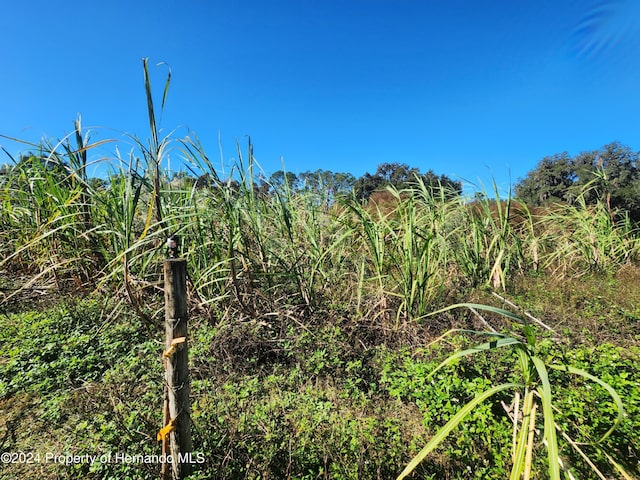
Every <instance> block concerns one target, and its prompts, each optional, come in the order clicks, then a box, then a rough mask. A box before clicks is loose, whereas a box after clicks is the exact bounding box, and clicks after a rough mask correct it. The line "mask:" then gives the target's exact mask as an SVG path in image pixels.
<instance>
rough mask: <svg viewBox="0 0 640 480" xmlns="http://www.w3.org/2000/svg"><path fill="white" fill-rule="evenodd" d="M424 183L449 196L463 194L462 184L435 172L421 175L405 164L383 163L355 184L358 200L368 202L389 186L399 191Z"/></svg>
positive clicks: (430, 171) (415, 169)
mask: <svg viewBox="0 0 640 480" xmlns="http://www.w3.org/2000/svg"><path fill="white" fill-rule="evenodd" d="M420 181H421V182H423V183H424V184H425V185H426V186H428V187H430V188H431V189H432V190H437V189H440V188H442V189H444V190H445V192H446V193H447V195H451V194H454V195H459V194H460V193H462V183H461V182H459V181H456V180H452V179H451V178H449V177H447V176H446V175H440V176H438V175H436V174H435V173H434V172H433V170H429V171H428V172H426V173H424V174H423V173H420V170H419V169H417V168H414V167H409V165H407V164H405V163H382V164H380V165H378V168H377V169H376V172H375V173H374V174H370V173H368V172H367V173H365V174H364V175H363V176H362V177H360V178H358V179H357V180H356V182H355V184H354V190H355V195H356V198H358V199H360V200H362V201H366V200H368V199H369V197H370V196H371V194H372V193H373V192H374V191H376V190H379V189H381V188H384V187H386V186H388V185H390V186H393V187H395V188H397V189H403V188H407V187H411V186H412V185H415V184H417V183H418V182H420Z"/></svg>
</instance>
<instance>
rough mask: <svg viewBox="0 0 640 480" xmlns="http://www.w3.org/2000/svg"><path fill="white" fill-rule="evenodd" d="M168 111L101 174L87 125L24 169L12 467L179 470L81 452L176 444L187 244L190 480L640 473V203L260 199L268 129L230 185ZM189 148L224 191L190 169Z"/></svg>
mask: <svg viewBox="0 0 640 480" xmlns="http://www.w3.org/2000/svg"><path fill="white" fill-rule="evenodd" d="M149 99H150V98H149ZM150 118H151V120H152V121H151V138H150V140H149V141H148V143H144V142H142V141H139V140H137V142H138V143H137V144H136V148H134V149H132V150H131V153H130V154H129V156H128V157H126V158H122V157H119V156H117V155H116V158H113V159H111V160H112V165H113V164H115V165H119V166H118V167H116V168H115V169H112V171H111V174H110V176H109V178H108V179H107V181H104V182H103V181H97V180H95V179H90V178H88V175H87V168H88V164H89V162H88V156H89V154H91V152H92V151H93V150H94V148H97V147H99V146H104V145H99V144H92V143H91V142H90V139H89V138H88V136H86V135H84V133H83V132H82V130H81V126H80V123H79V122H78V123H77V125H76V132H74V134H73V136H72V137H70V138H69V139H65V140H64V141H62V142H60V143H58V144H56V145H48V146H46V148H41V149H40V150H39V151H38V152H35V153H34V154H33V155H31V156H25V157H24V158H22V159H21V160H20V161H19V162H17V165H16V166H14V167H13V168H12V169H11V170H10V171H8V172H6V173H5V174H4V175H2V176H0V182H1V183H0V203H1V205H2V207H1V209H0V245H1V246H2V251H3V255H2V258H1V260H0V274H1V275H0V410H1V414H0V450H1V452H2V453H3V454H6V453H12V454H13V455H10V456H6V455H3V457H2V458H3V461H4V460H7V459H8V460H15V462H13V463H6V462H4V463H3V464H2V465H0V477H1V478H38V479H41V480H49V479H81V478H82V479H86V478H95V479H148V478H155V477H156V476H157V475H158V472H159V465H158V464H156V463H152V462H151V463H148V462H144V461H142V462H135V461H126V459H125V458H121V457H119V458H120V461H112V462H108V461H95V462H93V463H91V462H89V461H75V462H72V463H71V464H69V465H64V464H61V463H60V462H64V460H65V458H66V457H63V456H64V455H78V456H82V455H95V456H103V458H112V459H114V460H115V459H116V457H115V456H116V455H125V454H127V455H137V456H141V455H149V456H152V455H159V454H160V444H159V443H158V442H157V441H156V434H157V432H158V431H159V430H160V428H162V426H163V425H162V409H163V383H162V382H163V372H162V369H163V366H162V358H161V354H162V349H163V334H164V327H163V319H164V314H163V295H162V290H163V279H162V275H161V272H162V261H163V259H164V258H165V257H166V254H167V252H166V246H165V245H166V239H167V237H169V235H172V234H175V235H177V236H178V237H179V242H178V243H179V247H180V251H181V255H182V256H183V257H184V258H185V259H186V260H187V264H188V274H189V280H188V289H189V312H190V325H189V330H190V333H189V340H188V341H189V355H190V370H191V397H192V407H191V408H192V412H191V418H192V422H193V429H192V430H193V443H194V451H195V452H196V453H198V454H199V455H198V456H196V459H197V460H198V461H199V463H197V464H196V465H195V472H194V474H193V475H192V476H191V477H190V478H192V479H207V478H221V479H244V478H248V479H259V478H260V479H281V478H282V479H286V478H291V479H294V478H295V479H324V478H327V479H328V478H331V479H389V478H396V477H397V476H398V475H400V474H401V472H402V471H403V469H404V468H405V466H407V464H409V462H410V461H411V459H412V458H414V457H416V455H418V457H417V459H416V464H417V467H416V468H415V470H413V472H412V473H410V474H408V475H409V477H410V478H433V479H442V478H451V479H458V478H460V479H462V478H506V477H508V476H509V475H511V478H522V477H523V476H524V477H525V478H527V476H530V478H637V477H638V475H639V470H638V469H639V461H640V460H639V455H640V384H639V379H640V375H639V372H640V367H639V366H638V365H639V362H638V360H639V354H640V346H639V342H640V334H639V333H638V331H639V329H638V323H639V320H640V288H639V285H640V264H639V260H640V235H639V230H638V225H636V224H634V223H633V222H632V221H631V220H629V217H628V216H626V215H625V214H624V212H616V211H611V209H610V208H608V207H607V205H606V204H605V203H603V202H599V203H597V204H595V205H587V203H586V202H584V201H583V202H581V201H580V199H578V201H576V202H575V203H574V204H572V205H565V204H558V205H554V206H551V207H548V208H544V209H541V208H538V209H529V208H528V207H527V205H526V204H524V203H523V202H519V201H517V199H512V198H511V197H510V196H508V195H507V196H506V198H505V197H504V195H503V198H501V197H500V194H499V192H498V191H497V190H496V191H494V192H490V195H477V196H476V197H475V198H474V199H473V201H469V199H465V198H463V197H461V196H459V195H453V194H451V192H447V191H446V190H445V189H432V188H431V187H430V186H427V185H425V184H424V183H422V182H420V181H419V179H417V180H416V182H415V184H414V185H412V186H411V187H408V188H406V189H404V190H400V191H399V190H397V189H392V188H390V189H387V190H385V191H383V192H378V193H377V194H376V195H375V196H374V198H373V199H372V200H371V201H369V202H368V203H362V202H360V201H358V200H357V199H356V198H355V197H353V196H349V195H342V196H336V195H332V194H330V193H327V192H326V191H324V190H322V189H297V190H295V191H294V190H293V189H292V188H290V186H289V185H288V184H287V183H286V182H284V183H283V184H282V185H277V186H276V185H271V186H270V187H269V188H268V189H266V190H265V189H262V190H260V189H257V188H255V184H256V181H257V179H258V177H259V175H260V171H259V170H258V169H257V167H256V165H255V162H254V158H253V153H252V146H251V144H250V143H249V145H248V148H247V149H246V150H245V151H243V150H242V149H241V148H240V147H238V152H237V160H236V167H235V168H234V170H233V171H232V172H231V175H230V176H229V177H228V178H220V177H219V176H218V173H217V171H216V169H215V168H214V167H213V164H212V163H211V161H210V159H209V158H208V157H207V155H206V153H205V152H204V150H203V148H202V147H201V145H200V144H199V143H198V142H197V140H195V139H194V138H185V139H181V140H178V139H173V138H172V137H170V136H169V137H165V138H160V135H159V132H158V130H157V129H156V125H155V120H154V119H153V109H152V102H151V101H150ZM71 140H73V142H72V141H71ZM168 152H171V154H172V155H173V156H174V157H175V156H178V155H179V156H181V157H182V158H183V160H184V161H185V162H187V163H188V164H189V165H190V167H191V168H192V170H193V171H194V172H198V174H200V175H203V176H206V178H208V179H209V182H208V183H207V184H206V185H200V184H197V183H194V182H189V181H188V179H185V178H184V177H179V178H177V179H174V181H170V179H169V178H167V177H166V176H165V174H164V172H163V170H162V168H161V166H162V165H163V164H164V163H163V162H164V161H165V160H166V156H167V155H168ZM489 197H492V198H489ZM496 294H497V295H496ZM508 301H509V302H512V304H510V303H507V302H508ZM460 303H464V304H466V305H464V306H458V307H455V308H448V307H450V306H452V305H455V304H460ZM498 308H499V309H503V310H498ZM433 312H437V313H435V314H433ZM525 312H528V313H525ZM543 324H544V325H543ZM452 329H456V330H455V331H452ZM478 345H479V346H478ZM473 346H478V347H477V348H475V349H473V348H472V347H473ZM468 349H470V350H468ZM459 352H462V353H459ZM447 359H449V360H447ZM483 392H488V393H487V394H486V398H485V399H484V401H482V402H480V401H479V400H480V399H481V397H482V395H483V394H484V393H483ZM489 393H493V394H492V395H489ZM482 398H484V397H482ZM468 402H471V403H470V404H469V403H468ZM465 405H468V410H469V414H468V415H467V416H466V417H465V418H464V419H461V422H460V423H459V424H455V425H454V424H452V423H448V422H449V421H450V420H451V419H452V418H454V420H455V418H456V417H455V415H456V413H457V412H459V411H461V409H463V407H464V406H465ZM472 407H473V408H472ZM518 412H519V414H518ZM514 416H515V429H514ZM449 427H451V428H449ZM612 427H615V428H613V430H612V429H611V428H612ZM449 429H450V430H451V433H450V434H449V435H444V433H446V432H447V431H448V430H449ZM529 432H531V434H530V435H529ZM432 439H434V440H432ZM430 440H432V442H431V443H428V442H430ZM436 440H441V443H439V444H438V445H435V443H434V442H436ZM425 445H426V450H423V448H425ZM431 446H433V447H434V449H433V451H428V450H431ZM556 446H557V448H556ZM21 452H22V453H21ZM47 454H49V455H48V456H47ZM53 455H57V456H56V457H53ZM109 455H111V457H108V456H109ZM78 458H81V457H78ZM82 458H89V457H82ZM24 460H32V462H30V463H28V462H25V461H24ZM200 460H201V462H200ZM417 460H421V461H420V462H417ZM514 465H515V467H514Z"/></svg>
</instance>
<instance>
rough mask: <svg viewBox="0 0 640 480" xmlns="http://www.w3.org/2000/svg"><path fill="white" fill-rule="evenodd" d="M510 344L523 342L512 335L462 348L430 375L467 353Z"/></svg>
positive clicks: (471, 353) (470, 353)
mask: <svg viewBox="0 0 640 480" xmlns="http://www.w3.org/2000/svg"><path fill="white" fill-rule="evenodd" d="M508 345H522V342H521V341H520V340H518V339H517V338H511V337H504V338H497V339H495V340H491V341H490V342H485V343H482V344H480V345H476V346H475V347H472V348H467V349H466V350H461V351H459V352H455V353H452V354H451V355H450V356H449V357H447V358H446V359H445V360H444V361H442V363H440V365H438V366H437V367H436V368H435V370H433V371H432V372H431V373H430V374H429V377H431V376H433V375H434V374H435V373H436V372H437V371H438V370H440V369H441V368H443V367H446V366H447V365H449V364H451V363H452V362H454V361H455V360H457V359H458V358H461V357H465V356H467V355H473V354H474V353H479V352H483V351H486V350H492V349H494V348H500V347H506V346H508Z"/></svg>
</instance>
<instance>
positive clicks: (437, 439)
mask: <svg viewBox="0 0 640 480" xmlns="http://www.w3.org/2000/svg"><path fill="white" fill-rule="evenodd" d="M518 387H520V385H518V384H515V383H504V384H502V385H497V386H495V387H492V388H490V389H489V390H487V391H485V392H482V393H481V394H479V395H477V396H476V397H475V398H474V399H473V400H471V401H470V402H469V403H467V404H466V405H465V406H464V407H462V408H461V409H460V411H458V413H456V414H455V415H454V416H453V417H452V418H451V419H450V420H449V421H448V422H447V423H446V425H444V426H443V427H442V428H441V429H440V430H438V431H437V432H436V434H435V435H434V436H433V438H431V440H429V443H427V444H426V445H425V447H424V448H423V449H422V450H421V451H420V453H418V454H417V455H416V456H415V457H413V459H412V460H411V461H410V462H409V464H408V465H407V466H406V467H405V469H404V470H403V471H402V473H401V474H400V475H399V476H398V478H397V480H402V479H403V478H406V477H407V475H409V474H411V472H413V470H415V468H416V467H417V466H418V465H419V464H420V462H422V461H423V460H424V459H425V458H426V456H427V455H429V453H431V452H432V451H433V450H434V449H435V448H436V447H437V446H438V445H439V444H440V443H441V442H442V441H443V440H444V439H445V438H446V437H447V435H449V433H451V431H452V430H453V429H454V428H456V427H457V426H458V424H459V423H460V422H461V421H462V420H463V419H464V417H466V416H467V415H468V414H469V412H471V410H473V409H474V408H475V407H476V406H477V405H478V404H480V403H481V402H483V401H484V400H486V399H487V398H489V397H490V396H492V395H494V394H496V393H498V392H501V391H503V390H507V389H509V388H518Z"/></svg>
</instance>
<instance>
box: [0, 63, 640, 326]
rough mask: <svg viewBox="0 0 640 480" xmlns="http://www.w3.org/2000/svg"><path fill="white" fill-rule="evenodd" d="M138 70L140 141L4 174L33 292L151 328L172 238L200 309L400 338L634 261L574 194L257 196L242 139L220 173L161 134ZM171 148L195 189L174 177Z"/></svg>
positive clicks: (282, 189)
mask: <svg viewBox="0 0 640 480" xmlns="http://www.w3.org/2000/svg"><path fill="white" fill-rule="evenodd" d="M143 70H144V86H145V92H146V100H147V111H148V116H149V136H150V137H149V139H148V140H147V141H143V140H141V139H139V138H138V137H137V136H132V137H131V138H132V139H133V148H132V149H130V150H129V152H128V154H126V155H124V156H123V155H121V154H120V147H119V145H118V142H116V141H115V140H113V141H109V140H107V141H101V142H94V143H92V142H91V139H90V135H89V133H90V132H89V133H87V132H84V131H83V130H82V126H81V123H80V120H78V121H77V122H76V123H75V125H74V127H75V129H74V131H73V133H72V134H71V135H69V136H68V137H66V138H65V139H63V140H62V141H60V142H57V143H51V142H43V144H42V145H40V146H38V148H37V149H36V150H34V151H32V152H31V155H28V156H27V157H26V158H23V159H21V160H20V161H19V162H15V163H17V165H16V166H15V167H14V168H13V169H11V170H10V171H9V172H8V173H6V174H5V175H3V177H2V178H3V180H2V184H1V186H0V201H1V202H2V210H1V211H0V225H1V226H2V229H1V230H0V242H2V246H3V249H4V252H5V255H4V256H3V259H2V260H0V269H15V270H16V271H21V272H28V273H29V274H30V275H31V279H33V280H34V281H44V280H46V279H52V280H54V281H57V282H58V283H59V284H63V283H66V284H69V283H73V284H75V285H77V286H83V285H84V286H85V287H92V288H95V287H98V288H100V287H102V286H105V285H116V286H119V287H120V288H121V289H122V291H123V292H125V293H126V295H127V296H128V298H129V300H130V301H131V302H132V303H133V304H134V305H137V308H138V310H139V313H140V314H141V315H143V316H146V317H147V319H150V318H151V317H153V315H154V314H155V310H154V307H147V306H145V305H148V304H151V305H153V302H152V301H151V302H146V303H145V302H143V297H145V296H146V297H149V295H150V294H151V293H152V292H153V291H154V290H155V289H157V287H158V285H159V284H158V282H159V280H160V271H159V260H160V259H161V258H162V257H163V256H164V242H165V239H166V238H167V237H168V236H169V235H171V234H178V235H179V236H180V238H181V239H182V240H181V248H182V254H183V255H184V256H185V257H186V258H187V260H188V262H189V271H190V281H191V283H192V288H193V291H194V293H197V296H198V297H199V299H200V302H201V304H202V305H203V307H207V306H211V305H213V304H214V303H215V302H217V301H222V300H224V301H225V302H227V304H229V305H235V306H239V307H240V309H241V310H242V311H243V312H244V313H245V314H246V315H248V316H255V315H259V314H260V312H262V313H264V312H270V311H273V310H275V309H277V308H278V305H286V306H288V307H295V308H302V309H305V310H307V311H313V310H317V309H321V308H326V307H327V305H330V306H331V307H332V308H342V309H343V310H347V311H349V314H355V315H357V316H362V317H367V318H368V319H369V320H371V321H376V320H380V321H387V320H388V321H390V322H392V325H393V326H394V328H397V327H399V326H400V325H401V323H402V322H403V321H411V320H415V319H420V318H422V317H423V316H424V315H425V314H426V313H427V312H429V311H431V310H432V309H433V308H434V307H437V306H439V304H440V303H441V302H442V301H443V300H444V299H445V298H448V297H451V294H452V292H453V293H455V292H460V291H461V290H464V289H465V288H469V287H476V286H488V287H490V288H493V289H506V288H508V285H509V283H510V282H511V281H512V279H513V277H514V276H515V275H521V274H527V273H529V272H537V271H542V272H548V273H551V274H555V275H558V274H568V273H576V274H581V273H584V272H587V271H592V270H606V269H608V268H612V267H615V266H618V265H620V264H624V263H634V262H637V261H638V258H639V253H640V240H639V236H638V230H637V226H636V225H634V224H633V223H632V222H631V221H630V220H629V219H628V217H624V216H614V215H612V214H611V212H610V210H609V209H608V208H607V206H606V205H604V204H603V203H597V204H596V205H595V206H590V205H587V204H586V202H585V201H584V197H579V199H578V202H576V203H575V204H573V205H558V206H556V207H553V208H548V209H537V210H530V209H528V208H527V206H526V205H525V204H523V203H522V202H518V201H517V199H514V198H512V196H511V195H510V194H507V195H506V197H504V196H501V195H500V192H499V191H498V189H497V188H496V186H495V185H494V191H493V194H492V195H491V197H492V198H490V196H489V195H487V194H481V195H479V196H477V197H476V198H475V199H474V201H467V199H465V198H463V197H459V196H455V195H450V194H448V193H447V192H444V191H443V190H442V189H435V190H432V189H431V188H429V187H428V186H426V185H425V184H424V183H421V182H420V181H419V179H417V180H416V182H415V183H414V184H413V185H412V186H410V187H408V188H405V189H403V190H396V189H393V188H389V189H388V190H387V191H386V192H385V193H384V194H383V197H385V196H386V199H384V201H383V202H382V203H379V202H378V203H376V202H369V203H368V204H362V203H360V202H359V201H357V200H356V199H355V198H353V197H352V198H348V197H347V198H342V199H340V200H339V201H332V200H331V199H327V198H323V197H322V195H323V194H322V193H321V192H314V191H313V190H310V189H304V190H294V189H293V188H292V186H291V185H289V184H288V183H286V182H285V183H284V185H281V186H274V185H268V184H266V188H262V190H260V189H258V188H257V184H258V183H260V182H259V181H260V180H263V179H264V178H265V177H266V175H265V174H264V172H262V171H261V169H260V167H259V165H258V164H257V162H256V160H255V158H254V155H253V145H252V143H251V140H250V139H249V140H248V142H247V144H246V146H242V145H240V144H239V143H238V144H237V145H236V158H237V160H236V162H235V164H234V166H233V168H232V169H231V171H230V172H229V174H228V175H227V176H225V177H223V176H221V175H220V174H219V169H218V168H216V166H215V165H214V163H213V162H212V161H211V159H210V158H209V157H208V155H207V153H206V152H205V149H204V148H203V146H202V144H201V143H200V142H199V140H198V139H197V137H195V136H194V135H193V134H190V135H189V136H187V137H185V138H177V137H175V133H174V132H171V133H169V134H166V135H164V136H162V134H161V132H162V130H161V128H160V126H159V124H158V122H157V115H156V107H155V103H154V98H153V96H152V88H151V80H150V73H149V68H148V63H147V61H146V60H144V61H143ZM170 79H171V72H169V74H168V75H167V78H166V81H165V86H164V90H163V96H162V101H161V106H160V112H161V111H162V109H163V108H164V104H165V101H166V99H167V93H168V89H169V84H170ZM108 142H113V143H112V144H109V143H108ZM105 144H106V145H105ZM109 145H113V149H114V153H113V154H112V156H111V157H110V158H105V159H104V161H108V162H109V164H110V167H109V168H110V170H109V172H110V174H109V177H108V178H107V179H106V182H104V184H101V182H96V181H93V180H92V179H90V178H88V174H87V167H88V165H89V164H90V163H91V161H90V157H89V155H90V154H92V152H95V151H96V147H101V148H103V149H104V148H106V147H107V146H109ZM170 150H171V151H173V152H175V151H178V152H179V154H180V155H181V157H182V160H183V162H184V164H185V165H186V166H187V169H188V170H189V171H191V172H193V174H194V175H200V176H201V177H200V178H201V179H206V181H205V182H199V183H198V182H196V181H195V179H193V180H189V178H185V177H182V179H181V180H180V179H179V180H178V181H176V180H174V181H171V178H170V175H171V173H172V172H169V171H168V169H167V156H168V152H169V151H170ZM221 156H222V159H221V160H222V161H223V162H224V155H223V154H222V152H221ZM101 161H102V160H101ZM262 183H264V182H262ZM263 186H264V185H263ZM580 198H582V200H580ZM454 296H455V295H454ZM151 298H153V295H151ZM5 301H6V300H5Z"/></svg>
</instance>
